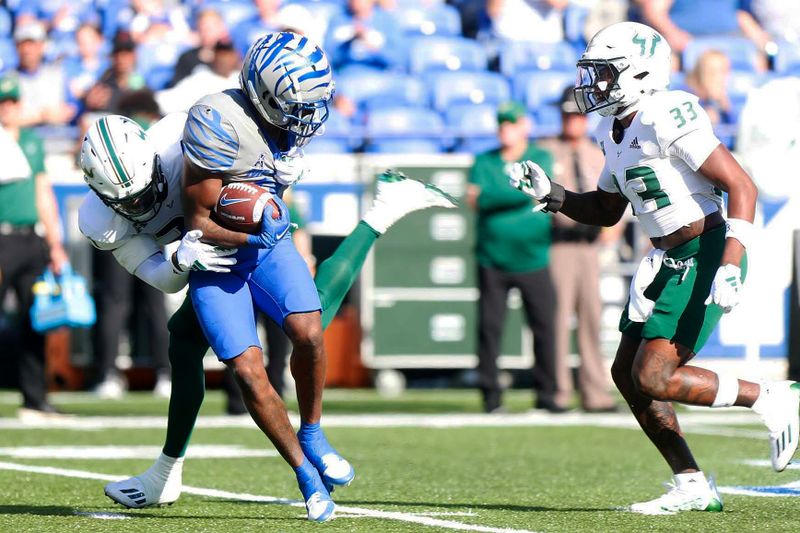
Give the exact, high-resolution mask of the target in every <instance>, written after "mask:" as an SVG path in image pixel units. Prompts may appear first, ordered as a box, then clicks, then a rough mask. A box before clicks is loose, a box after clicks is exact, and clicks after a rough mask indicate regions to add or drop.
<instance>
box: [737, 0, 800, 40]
mask: <svg viewBox="0 0 800 533" xmlns="http://www.w3.org/2000/svg"><path fill="white" fill-rule="evenodd" d="M746 3H749V4H750V6H749V8H748V9H747V10H748V11H749V12H751V13H752V14H753V16H754V17H755V18H756V20H757V21H758V22H759V24H760V25H761V27H762V28H763V30H764V32H765V33H766V35H764V36H763V37H762V38H761V40H762V41H766V42H767V43H769V42H770V41H778V42H780V41H785V42H787V43H793V44H794V45H795V46H797V45H798V44H800V2H792V1H789V2H787V1H786V0H747V1H746Z"/></svg>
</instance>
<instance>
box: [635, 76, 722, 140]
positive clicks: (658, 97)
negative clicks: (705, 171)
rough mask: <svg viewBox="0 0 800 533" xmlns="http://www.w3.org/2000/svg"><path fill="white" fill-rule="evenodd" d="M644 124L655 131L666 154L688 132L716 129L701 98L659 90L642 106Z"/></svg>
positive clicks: (684, 93) (678, 92)
mask: <svg viewBox="0 0 800 533" xmlns="http://www.w3.org/2000/svg"><path fill="white" fill-rule="evenodd" d="M641 122H642V124H643V125H645V126H651V127H652V128H653V130H654V131H655V135H656V139H657V140H658V145H659V148H660V149H661V152H662V153H666V150H667V148H669V147H670V145H671V144H672V143H674V142H675V141H676V140H678V139H679V138H681V137H683V136H684V135H686V134H687V133H690V132H692V131H696V130H699V129H708V130H712V129H713V128H712V126H711V121H710V120H709V118H708V115H706V112H705V111H704V110H703V108H702V107H701V106H700V102H699V100H698V98H697V96H695V95H693V94H691V93H687V92H685V91H659V92H657V93H655V94H653V95H652V96H650V98H648V99H647V101H646V102H645V105H644V106H643V107H642V118H641Z"/></svg>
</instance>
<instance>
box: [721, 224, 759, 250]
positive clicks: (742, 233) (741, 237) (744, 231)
mask: <svg viewBox="0 0 800 533" xmlns="http://www.w3.org/2000/svg"><path fill="white" fill-rule="evenodd" d="M754 233H755V226H753V223H752V222H748V221H747V220H744V219H741V218H729V219H728V226H727V232H726V233H725V237H726V238H728V239H736V240H737V241H739V242H740V243H741V244H742V246H744V249H745V250H747V249H749V248H750V243H752V242H753V239H754V235H753V234H754Z"/></svg>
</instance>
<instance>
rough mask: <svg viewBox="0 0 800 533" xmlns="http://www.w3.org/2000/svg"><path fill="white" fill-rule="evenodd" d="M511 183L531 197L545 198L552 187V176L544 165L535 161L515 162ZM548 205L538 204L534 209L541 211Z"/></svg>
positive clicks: (512, 168) (510, 178)
mask: <svg viewBox="0 0 800 533" xmlns="http://www.w3.org/2000/svg"><path fill="white" fill-rule="evenodd" d="M508 182H509V184H510V185H511V186H512V187H514V188H515V189H517V190H519V191H522V192H524V193H525V194H527V195H528V196H530V197H531V198H534V199H536V200H538V201H541V200H543V199H544V198H545V197H546V196H547V195H548V194H550V190H551V189H552V187H551V185H550V178H548V177H547V174H546V173H545V171H544V170H542V167H540V166H539V165H537V164H536V163H534V162H533V161H523V162H521V163H514V165H513V166H512V167H511V172H510V173H509V179H508ZM545 207H547V204H545V203H541V204H538V205H537V206H536V207H535V208H534V209H533V210H534V211H541V210H542V209H544V208H545Z"/></svg>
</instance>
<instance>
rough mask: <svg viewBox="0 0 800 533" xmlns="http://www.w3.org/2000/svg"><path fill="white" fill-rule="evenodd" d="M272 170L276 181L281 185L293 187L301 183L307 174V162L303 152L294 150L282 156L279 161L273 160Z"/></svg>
mask: <svg viewBox="0 0 800 533" xmlns="http://www.w3.org/2000/svg"><path fill="white" fill-rule="evenodd" d="M272 168H273V170H274V171H275V175H274V177H275V181H277V182H278V183H280V184H281V185H286V186H289V185H292V184H294V183H297V182H298V181H300V179H301V178H303V177H304V176H305V174H306V170H307V168H306V162H305V159H303V150H301V149H299V148H298V149H296V150H292V151H290V152H289V153H287V154H284V155H282V156H281V157H280V158H279V159H273V161H272Z"/></svg>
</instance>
